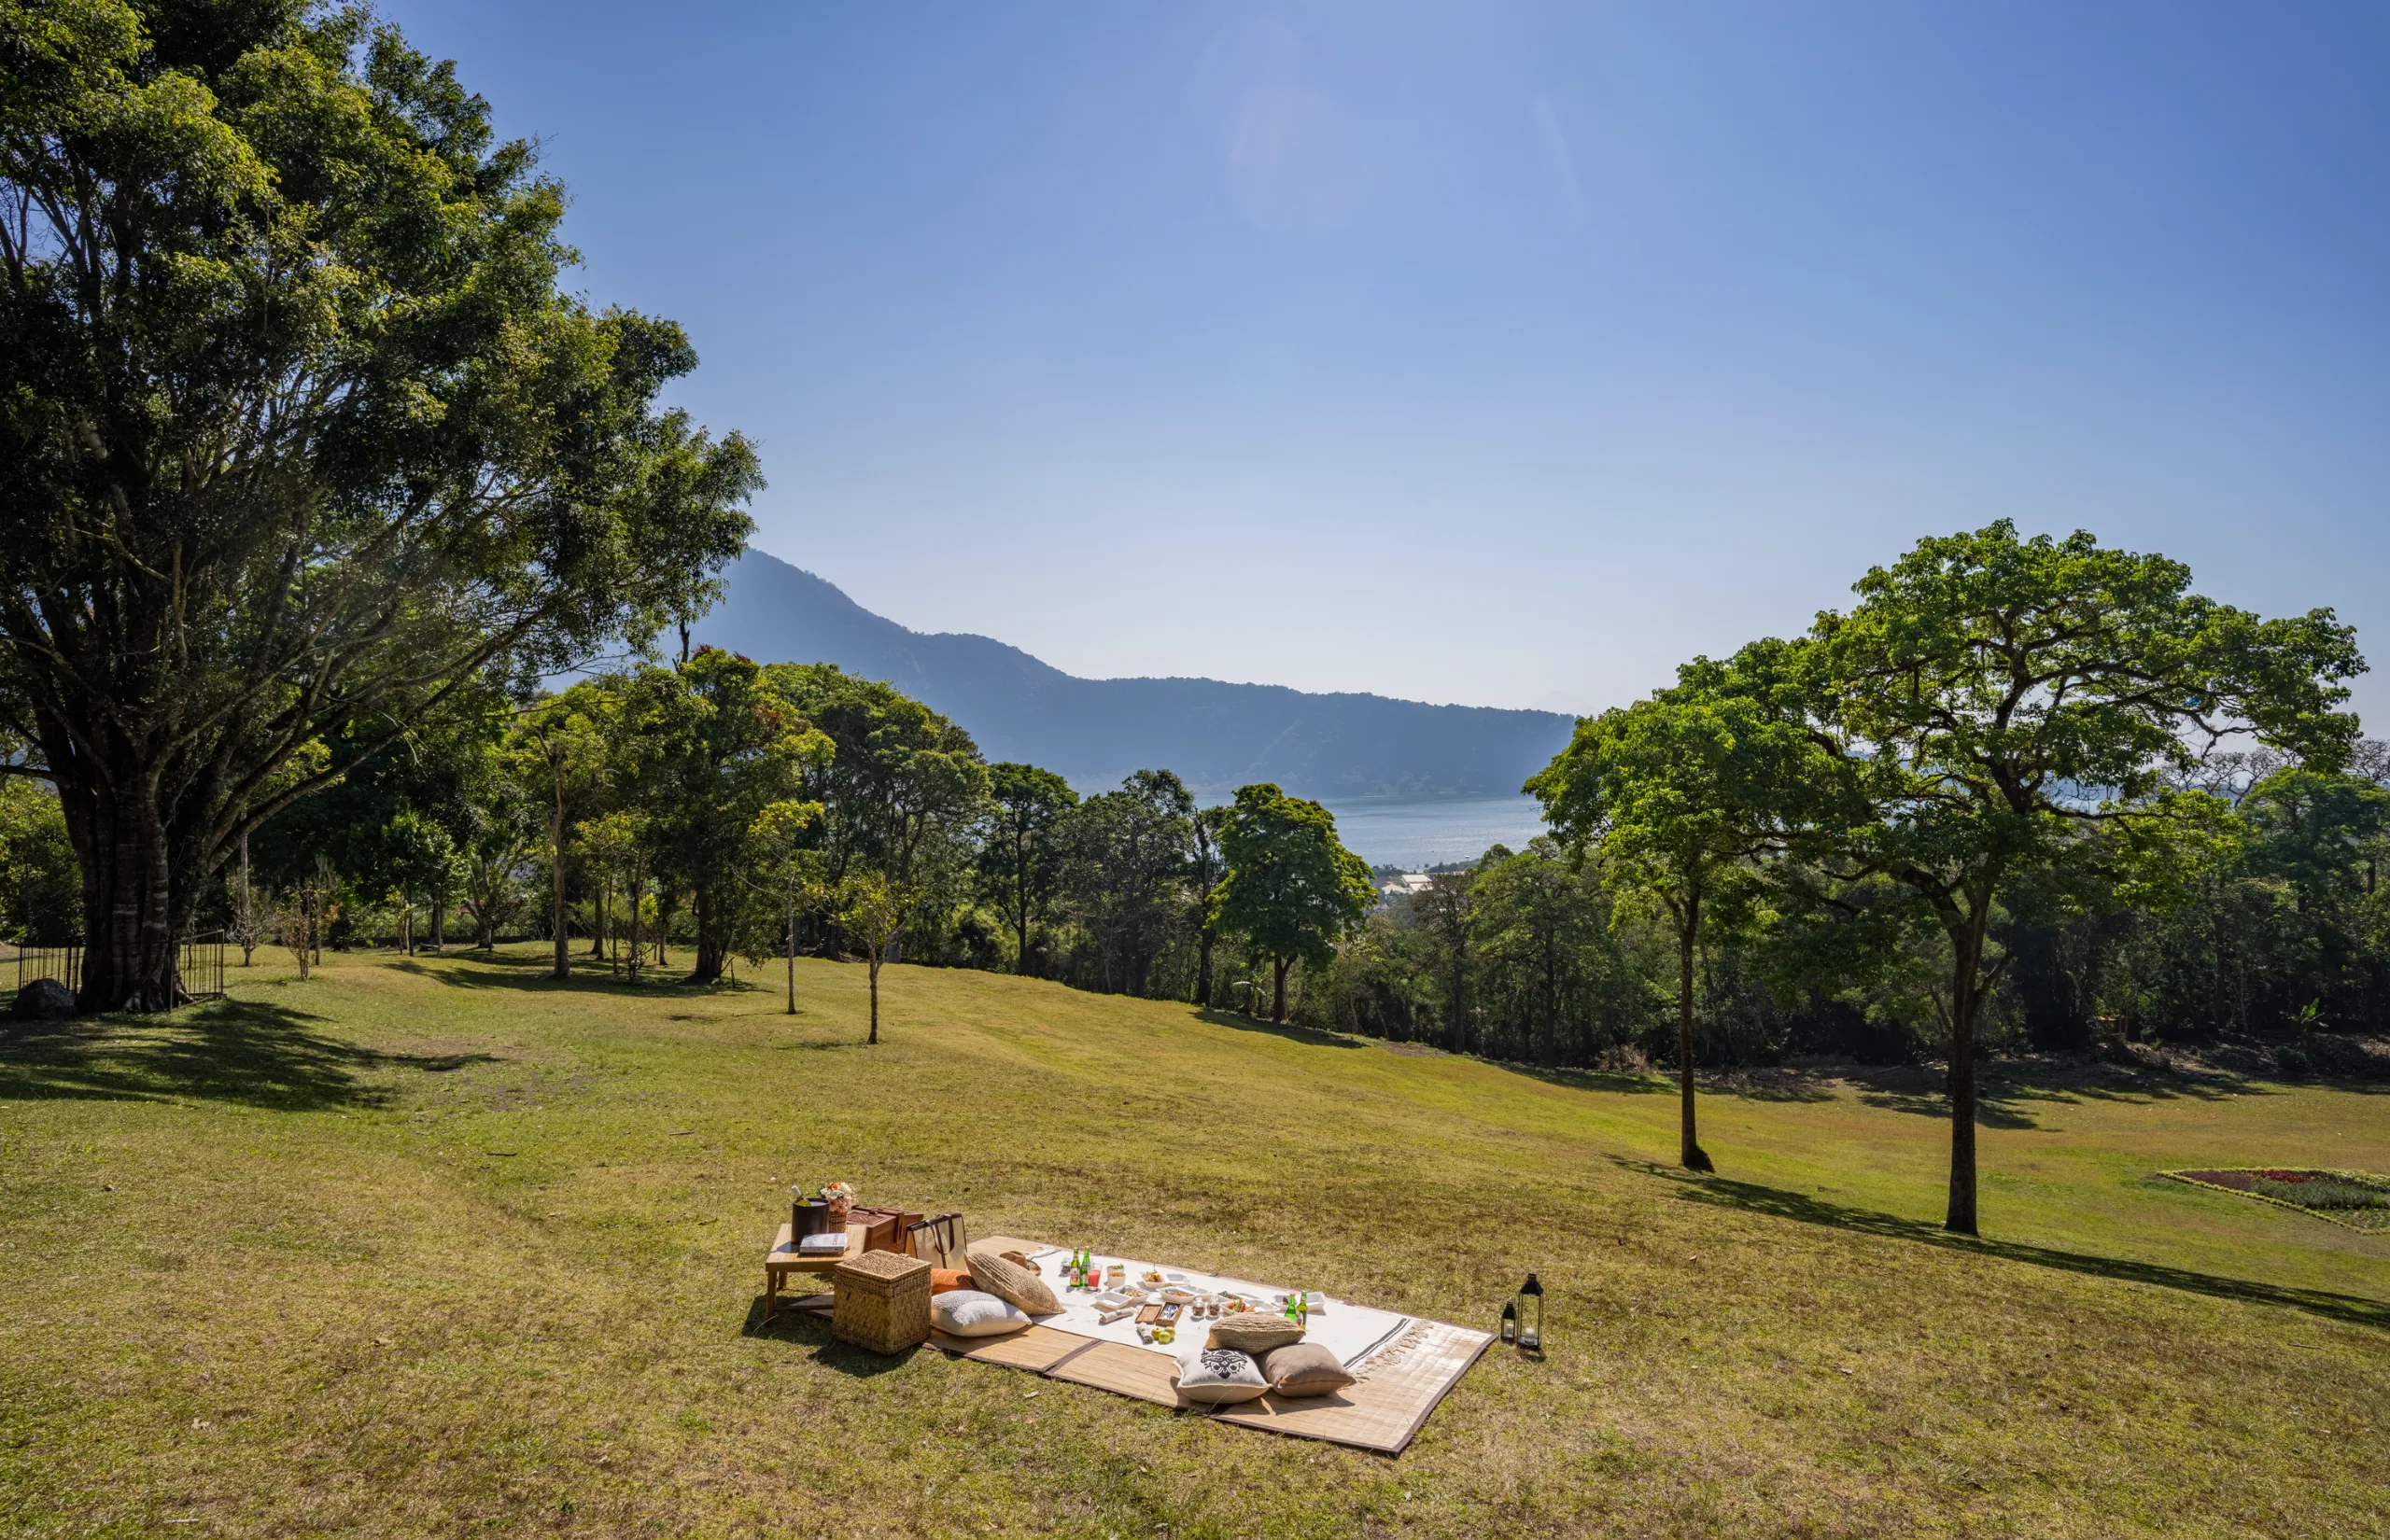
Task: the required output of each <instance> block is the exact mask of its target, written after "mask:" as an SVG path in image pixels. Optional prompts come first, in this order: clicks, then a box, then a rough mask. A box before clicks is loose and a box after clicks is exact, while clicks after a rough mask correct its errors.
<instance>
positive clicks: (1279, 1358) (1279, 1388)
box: [1261, 1342, 1354, 1396]
mask: <svg viewBox="0 0 2390 1540" xmlns="http://www.w3.org/2000/svg"><path fill="white" fill-rule="evenodd" d="M1261 1378H1262V1379H1267V1380H1268V1381H1270V1385H1271V1388H1272V1389H1273V1390H1275V1391H1276V1392H1277V1393H1279V1394H1280V1395H1297V1396H1300V1395H1326V1394H1327V1393H1329V1392H1330V1391H1341V1390H1343V1388H1344V1387H1345V1386H1347V1385H1349V1384H1351V1383H1353V1379H1354V1375H1353V1371H1352V1370H1350V1369H1348V1368H1346V1367H1345V1366H1344V1365H1343V1364H1342V1363H1339V1362H1338V1361H1337V1357H1336V1355H1335V1354H1334V1353H1332V1352H1329V1351H1328V1350H1327V1349H1326V1348H1323V1347H1321V1346H1320V1345H1319V1344H1318V1343H1316V1342H1295V1343H1290V1344H1289V1345H1287V1346H1286V1347H1283V1348H1278V1349H1274V1350H1272V1351H1271V1353H1270V1355H1269V1356H1268V1357H1266V1358H1264V1359H1263V1360H1262V1361H1261Z"/></svg>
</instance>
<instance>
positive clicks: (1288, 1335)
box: [1210, 1315, 1303, 1353]
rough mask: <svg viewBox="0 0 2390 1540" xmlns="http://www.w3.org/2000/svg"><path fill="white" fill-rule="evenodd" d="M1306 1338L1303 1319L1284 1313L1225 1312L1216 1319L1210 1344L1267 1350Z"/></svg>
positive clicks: (1238, 1349)
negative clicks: (1242, 1313) (1292, 1318)
mask: <svg viewBox="0 0 2390 1540" xmlns="http://www.w3.org/2000/svg"><path fill="white" fill-rule="evenodd" d="M1302 1339H1303V1323H1301V1322H1300V1321H1289V1320H1287V1319H1286V1317H1285V1316H1283V1315H1224V1316H1222V1317H1220V1318H1219V1319H1218V1320H1217V1321H1215V1322H1213V1323H1212V1336H1211V1343H1210V1345H1211V1346H1213V1347H1215V1348H1234V1349H1235V1350H1236V1351H1239V1352H1249V1353H1265V1352H1268V1351H1270V1350H1271V1349H1272V1348H1283V1347H1285V1346H1286V1344H1287V1343H1289V1342H1300V1341H1301V1340H1302Z"/></svg>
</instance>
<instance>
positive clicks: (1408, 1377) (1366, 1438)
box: [930, 1236, 1494, 1454]
mask: <svg viewBox="0 0 2390 1540" xmlns="http://www.w3.org/2000/svg"><path fill="white" fill-rule="evenodd" d="M980 1244H982V1245H988V1244H994V1245H996V1246H997V1247H999V1248H1000V1249H1003V1250H1006V1251H1019V1252H1020V1253H1023V1254H1025V1255H1027V1256H1028V1257H1029V1258H1030V1259H1031V1260H1032V1261H1033V1262H1035V1263H1037V1264H1039V1271H1040V1273H1041V1275H1042V1274H1044V1273H1047V1272H1050V1271H1053V1270H1054V1268H1053V1263H1054V1260H1055V1259H1056V1258H1058V1257H1060V1256H1061V1254H1062V1253H1061V1251H1060V1249H1059V1248H1055V1247H1048V1246H1041V1245H1039V1244H1038V1243H1037V1242H1035V1241H1032V1240H1020V1239H1016V1238H1014V1237H1011V1236H993V1237H991V1238H989V1239H988V1240H984V1241H981V1242H980ZM1104 1260H1107V1261H1108V1260H1110V1259H1109V1258H1108V1257H1106V1258H1104ZM1161 1270H1162V1271H1164V1272H1178V1273H1183V1274H1184V1276H1185V1278H1186V1281H1187V1284H1188V1287H1190V1288H1197V1289H1214V1290H1217V1289H1222V1288H1227V1289H1235V1290H1238V1291H1239V1292H1242V1293H1246V1294H1260V1295H1282V1294H1286V1293H1287V1292H1288V1291H1287V1290H1286V1289H1282V1288H1276V1287H1273V1286H1272V1285H1269V1284H1258V1283H1247V1282H1243V1281H1239V1280H1234V1279H1220V1278H1216V1277H1214V1276H1212V1275H1210V1274H1205V1273H1196V1272H1188V1271H1187V1270H1186V1269H1184V1268H1174V1267H1164V1268H1162V1269H1161ZM1057 1293H1058V1294H1060V1293H1061V1291H1057ZM1061 1297H1062V1298H1063V1300H1064V1309H1063V1310H1062V1311H1061V1314H1059V1315H1048V1316H1042V1317H1040V1318H1039V1319H1038V1323H1036V1324H1035V1325H1033V1326H1031V1327H1029V1329H1027V1330H1026V1331H1020V1332H1015V1333H1013V1334H1012V1335H1010V1336H1008V1337H948V1336H947V1335H946V1334H945V1333H943V1332H939V1333H935V1334H934V1335H933V1336H932V1337H931V1338H930V1340H931V1342H932V1343H934V1344H935V1345H936V1346H937V1347H939V1348H942V1349H944V1350H945V1351H948V1352H950V1353H954V1354H956V1355H958V1356H960V1357H963V1358H970V1359H975V1360H977V1362H979V1363H982V1364H1001V1365H1005V1366H1007V1367H1010V1368H1021V1369H1029V1370H1032V1371H1033V1372H1034V1373H1037V1374H1042V1375H1044V1376H1046V1377H1047V1378H1048V1379H1060V1380H1062V1381H1064V1382H1066V1383H1068V1384H1073V1385H1087V1386H1090V1387H1092V1388H1094V1389H1096V1390H1100V1391H1109V1392H1111V1393H1113V1394H1115V1395H1126V1396H1131V1397H1133V1398H1135V1399H1136V1400H1139V1401H1150V1402H1152V1403H1153V1404H1154V1405H1156V1406H1160V1407H1185V1408H1187V1409H1188V1410H1196V1411H1204V1412H1208V1413H1210V1414H1211V1415H1212V1416H1213V1417H1214V1418H1215V1419H1216V1420H1217V1421H1222V1422H1234V1423H1237V1424H1238V1425H1240V1426H1242V1427H1248V1428H1262V1429H1266V1430H1267V1431H1269V1432H1271V1433H1283V1434H1288V1435H1293V1436H1295V1437H1298V1438H1318V1439H1324V1440H1326V1441H1327V1442H1329V1443H1331V1444H1348V1445H1351V1446H1352V1447H1353V1448H1355V1449H1373V1450H1376V1451H1377V1452H1379V1453H1382V1454H1399V1453H1401V1452H1402V1450H1403V1449H1406V1448H1407V1447H1409V1445H1410V1443H1411V1440H1412V1438H1413V1436H1414V1435H1417V1433H1418V1432H1419V1428H1420V1425H1421V1424H1422V1423H1424V1422H1426V1421H1427V1414H1428V1413H1430V1412H1432V1411H1434V1410H1435V1409H1436V1404H1437V1403H1438V1402H1440V1401H1441V1400H1442V1399H1443V1398H1444V1396H1445V1395H1446V1393H1449V1392H1450V1391H1451V1390H1452V1388H1453V1387H1454V1386H1455V1385H1456V1384H1458V1383H1459V1382H1460V1377H1461V1376H1462V1375H1464V1374H1466V1373H1468V1372H1469V1365H1472V1364H1474V1363H1476V1362H1477V1360H1478V1359H1479V1358H1480V1357H1481V1356H1483V1353H1484V1351H1485V1350H1486V1348H1487V1347H1488V1346H1489V1345H1491V1344H1492V1342H1493V1340H1494V1337H1493V1334H1492V1333H1490V1332H1478V1331H1470V1330H1469V1329H1468V1328H1467V1327H1465V1326H1454V1325H1449V1324H1447V1323H1443V1322H1441V1321H1427V1320H1422V1319H1421V1318H1419V1317H1417V1316H1407V1315H1399V1314H1396V1313H1395V1312H1393V1311H1391V1310H1378V1309H1369V1308H1367V1307H1365V1306H1358V1305H1354V1304H1352V1303H1350V1302H1349V1301H1345V1300H1338V1299H1330V1300H1329V1301H1328V1303H1327V1309H1324V1310H1323V1311H1321V1312H1320V1313H1318V1314H1316V1315H1314V1316H1313V1317H1312V1318H1311V1321H1310V1329H1309V1331H1308V1332H1307V1333H1306V1335H1305V1337H1304V1340H1306V1341H1310V1342H1317V1343H1320V1344H1322V1345H1323V1346H1326V1347H1327V1348H1329V1351H1332V1352H1334V1353H1336V1355H1337V1357H1338V1358H1339V1359H1340V1360H1341V1361H1342V1362H1343V1365H1344V1366H1345V1367H1346V1368H1348V1369H1350V1370H1352V1371H1353V1373H1355V1374H1356V1375H1357V1376H1359V1377H1360V1378H1359V1379H1358V1380H1357V1382H1356V1383H1354V1384H1352V1385H1349V1386H1347V1387H1345V1388H1344V1389H1343V1390H1342V1391H1339V1392H1337V1393H1334V1394H1332V1395H1314V1396H1304V1397H1301V1398H1300V1399H1288V1398H1286V1397H1283V1396H1278V1395H1265V1396H1263V1397H1262V1398H1261V1399H1259V1400H1258V1401H1244V1402H1239V1403H1236V1404H1234V1405H1230V1406H1224V1407H1202V1406H1198V1405H1197V1404H1196V1403H1194V1402H1190V1401H1188V1400H1185V1399H1184V1398H1182V1397H1181V1396H1180V1395H1179V1393H1178V1383H1177V1381H1178V1355H1179V1353H1181V1352H1182V1351H1186V1350H1188V1348H1190V1347H1194V1346H1197V1345H1200V1344H1201V1343H1202V1340H1203V1336H1202V1334H1203V1333H1204V1332H1206V1331H1207V1330H1209V1328H1210V1324H1211V1323H1209V1322H1203V1321H1189V1322H1187V1323H1185V1324H1184V1326H1183V1327H1182V1328H1181V1330H1180V1336H1179V1339H1178V1341H1177V1342H1175V1343H1174V1344H1168V1345H1164V1344H1161V1343H1142V1342H1139V1341H1138V1340H1137V1339H1136V1331H1135V1328H1134V1327H1133V1326H1132V1325H1131V1324H1130V1323H1128V1322H1125V1321H1124V1322H1118V1323H1114V1325H1112V1326H1109V1327H1107V1326H1104V1325H1102V1324H1100V1323H1098V1322H1097V1320H1096V1317H1095V1311H1094V1309H1092V1308H1091V1307H1089V1306H1088V1305H1087V1304H1086V1297H1087V1296H1086V1295H1061ZM1073 1307H1076V1309H1073ZM1124 1335H1125V1337H1126V1338H1127V1340H1125V1341H1123V1340H1120V1337H1122V1336H1124Z"/></svg>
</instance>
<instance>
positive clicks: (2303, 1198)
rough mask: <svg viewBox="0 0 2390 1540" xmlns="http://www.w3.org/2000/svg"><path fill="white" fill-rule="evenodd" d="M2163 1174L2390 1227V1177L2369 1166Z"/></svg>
mask: <svg viewBox="0 0 2390 1540" xmlns="http://www.w3.org/2000/svg"><path fill="white" fill-rule="evenodd" d="M2158 1174H2159V1175H2161V1176H2166V1177H2171V1178H2172V1179H2173V1180H2174V1181H2176V1182H2184V1183H2189V1184H2190V1185H2192V1186H2194V1187H2205V1188H2208V1189H2210V1190H2211V1191H2214V1192H2222V1193H2237V1194H2239V1195H2240V1196H2241V1197H2254V1198H2256V1200H2257V1201H2258V1202H2260V1203H2271V1204H2274V1205H2276V1206H2277V1207H2279V1208H2285V1209H2296V1210H2298V1211H2300V1212H2301V1213H2307V1214H2313V1216H2314V1217H2315V1218H2317V1219H2321V1220H2325V1221H2327V1222H2328V1223H2330V1224H2334V1225H2344V1226H2346V1227H2347V1228H2349V1229H2353V1230H2390V1179H2385V1178H2383V1177H2378V1176H2375V1175H2373V1174H2372V1173H2370V1172H2368V1171H2332V1170H2318V1169H2293V1168H2289V1167H2282V1166H2251V1167H2234V1168H2219V1169H2206V1170H2185V1171H2161V1172H2159V1173H2158Z"/></svg>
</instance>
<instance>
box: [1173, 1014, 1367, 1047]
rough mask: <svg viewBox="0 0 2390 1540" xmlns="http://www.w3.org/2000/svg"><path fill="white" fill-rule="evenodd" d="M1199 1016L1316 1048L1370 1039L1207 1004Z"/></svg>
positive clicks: (1217, 1024)
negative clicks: (1249, 1014) (1245, 1013)
mask: <svg viewBox="0 0 2390 1540" xmlns="http://www.w3.org/2000/svg"><path fill="white" fill-rule="evenodd" d="M1195 1019H1196V1020H1198V1021H1201V1022H1205V1023H1208V1024H1209V1025H1211V1026H1214V1027H1226V1028H1229V1029H1231V1030H1233V1031H1239V1032H1259V1033H1260V1034H1261V1035H1262V1036H1264V1037H1276V1038H1284V1039H1286V1041H1287V1042H1288V1043H1304V1044H1306V1045H1308V1046H1310V1047H1314V1048H1364V1047H1367V1046H1368V1045H1369V1044H1368V1043H1367V1042H1366V1041H1365V1040H1363V1039H1361V1038H1357V1037H1347V1036H1345V1035H1344V1034H1343V1033H1342V1032H1323V1031H1321V1030H1320V1029H1318V1028H1316V1027H1298V1026H1296V1025H1295V1024H1294V1023H1293V1022H1291V1021H1288V1022H1277V1021H1263V1020H1262V1019H1261V1018H1259V1017H1258V1016H1248V1015H1239V1014H1238V1013H1237V1012H1234V1011H1223V1010H1221V1009H1220V1008H1219V1007H1218V1006H1216V1005H1207V1006H1204V1007H1203V1008H1202V1009H1201V1010H1199V1011H1197V1012H1196V1013H1195Z"/></svg>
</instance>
